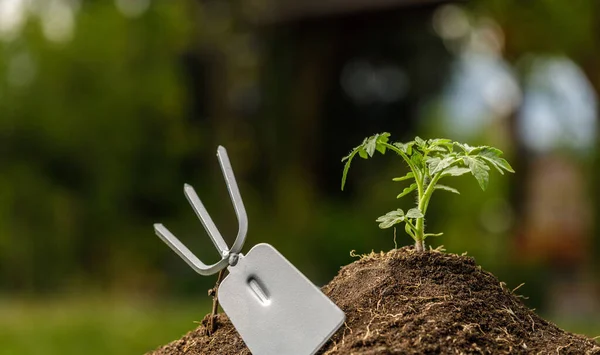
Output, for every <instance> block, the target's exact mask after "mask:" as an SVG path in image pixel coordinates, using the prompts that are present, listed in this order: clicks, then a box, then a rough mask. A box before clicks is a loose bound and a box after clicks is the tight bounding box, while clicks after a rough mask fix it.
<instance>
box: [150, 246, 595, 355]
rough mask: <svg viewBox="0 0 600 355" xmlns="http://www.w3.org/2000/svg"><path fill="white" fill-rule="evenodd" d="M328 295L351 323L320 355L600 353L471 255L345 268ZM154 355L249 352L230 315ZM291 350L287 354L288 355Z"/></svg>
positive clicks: (404, 254) (372, 257) (434, 254)
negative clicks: (214, 326) (527, 302)
mask: <svg viewBox="0 0 600 355" xmlns="http://www.w3.org/2000/svg"><path fill="white" fill-rule="evenodd" d="M323 292H324V293H325V294H326V295H327V296H329V297H330V298H331V299H332V300H333V301H334V302H335V303H336V304H337V305H338V306H339V307H340V308H341V309H342V310H343V311H344V312H345V313H346V323H345V325H344V326H342V327H341V328H340V330H339V331H338V332H337V333H336V334H335V335H334V336H333V337H332V338H331V340H330V341H329V342H328V343H327V344H325V346H324V347H323V348H322V349H321V350H320V351H319V354H327V355H334V354H335V355H341V354H362V355H374V354H586V355H592V354H596V355H598V354H600V344H598V343H596V342H595V341H593V340H592V339H589V338H586V337H584V336H581V335H576V334H572V333H569V332H566V331H564V330H562V329H560V328H558V327H557V326H556V325H554V324H552V323H550V322H548V321H546V320H544V319H542V318H540V317H539V316H537V315H536V314H535V313H534V312H533V311H531V310H530V309H528V308H527V307H526V306H525V305H524V304H523V302H522V301H521V299H520V297H519V296H518V295H516V294H514V293H513V292H511V291H510V290H509V289H508V288H507V287H506V285H505V284H504V283H502V282H500V281H499V280H498V279H497V278H496V277H495V276H494V275H492V274H491V273H489V272H487V271H484V270H482V269H481V267H479V266H478V265H477V264H476V263H475V260H474V259H473V258H472V257H468V256H459V255H455V254H447V253H442V252H438V251H425V252H415V251H414V249H412V247H404V248H401V249H397V250H392V251H390V252H388V253H371V254H369V255H365V256H362V257H361V258H360V259H359V260H357V261H355V262H354V263H352V264H349V265H347V266H344V267H343V268H342V269H341V270H340V272H339V273H338V275H337V276H336V277H335V278H334V279H333V280H332V281H331V282H330V283H329V284H327V285H326V286H324V287H323ZM217 325H218V329H217V330H216V332H215V333H214V334H213V335H212V336H207V335H205V328H204V325H201V326H199V327H198V328H197V329H196V330H193V331H191V332H189V333H188V334H186V335H184V336H183V338H181V339H179V340H176V341H174V342H172V343H170V344H167V345H165V346H163V347H161V348H159V349H157V350H156V351H154V352H152V353H149V354H151V355H167V354H169V355H178V354H187V355H217V354H218V355H224V354H227V355H234V354H240V355H249V354H250V351H249V350H248V349H247V348H246V346H245V344H244V342H243V341H242V339H241V338H240V336H239V335H238V333H237V332H236V330H235V328H234V327H233V326H232V324H231V322H230V321H229V319H228V318H227V316H226V315H225V314H219V316H218V318H217ZM282 355H284V354H282Z"/></svg>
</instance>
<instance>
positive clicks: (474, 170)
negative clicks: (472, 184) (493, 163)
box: [463, 156, 490, 191]
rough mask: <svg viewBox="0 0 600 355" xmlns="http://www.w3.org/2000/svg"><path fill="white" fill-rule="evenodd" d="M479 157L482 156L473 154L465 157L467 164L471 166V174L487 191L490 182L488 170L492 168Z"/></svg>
mask: <svg viewBox="0 0 600 355" xmlns="http://www.w3.org/2000/svg"><path fill="white" fill-rule="evenodd" d="M479 159H481V158H479V157H471V156H466V157H463V161H464V163H465V165H466V166H468V167H469V169H470V170H471V174H472V175H473V176H474V177H475V179H476V180H477V182H478V183H479V186H480V187H481V189H482V190H484V191H485V189H486V188H487V186H488V183H489V173H488V170H490V168H489V167H488V166H487V165H486V164H485V163H483V162H482V161H481V160H479Z"/></svg>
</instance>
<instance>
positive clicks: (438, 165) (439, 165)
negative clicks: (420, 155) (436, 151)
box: [427, 157, 455, 176]
mask: <svg viewBox="0 0 600 355" xmlns="http://www.w3.org/2000/svg"><path fill="white" fill-rule="evenodd" d="M454 161H455V158H454V157H445V158H444V159H440V158H437V157H435V158H429V159H428V160H427V163H428V165H429V175H431V176H433V175H435V174H437V173H439V172H440V171H442V170H444V169H446V168H447V167H449V166H450V165H452V163H454Z"/></svg>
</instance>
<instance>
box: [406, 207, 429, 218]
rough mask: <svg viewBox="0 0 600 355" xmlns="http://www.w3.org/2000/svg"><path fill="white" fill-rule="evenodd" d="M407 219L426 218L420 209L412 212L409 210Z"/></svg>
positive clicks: (414, 209) (412, 209)
mask: <svg viewBox="0 0 600 355" xmlns="http://www.w3.org/2000/svg"><path fill="white" fill-rule="evenodd" d="M406 217H407V218H423V217H425V215H423V213H422V212H421V211H420V210H419V209H418V208H416V207H415V208H411V209H410V210H408V212H406Z"/></svg>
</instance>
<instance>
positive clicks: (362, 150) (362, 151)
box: [358, 147, 369, 159]
mask: <svg viewBox="0 0 600 355" xmlns="http://www.w3.org/2000/svg"><path fill="white" fill-rule="evenodd" d="M358 155H360V157H361V158H363V159H369V153H367V151H366V150H365V148H363V147H360V148H358Z"/></svg>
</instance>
